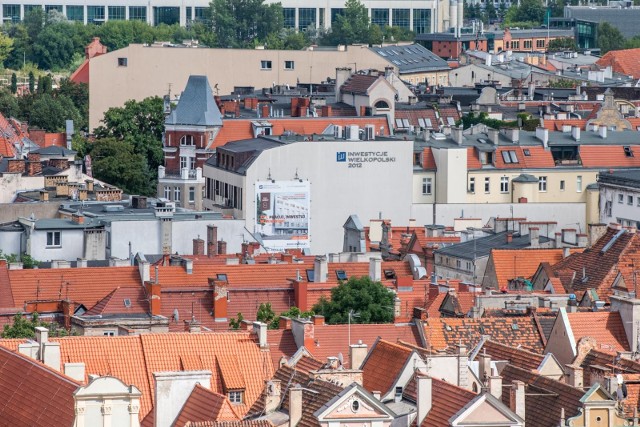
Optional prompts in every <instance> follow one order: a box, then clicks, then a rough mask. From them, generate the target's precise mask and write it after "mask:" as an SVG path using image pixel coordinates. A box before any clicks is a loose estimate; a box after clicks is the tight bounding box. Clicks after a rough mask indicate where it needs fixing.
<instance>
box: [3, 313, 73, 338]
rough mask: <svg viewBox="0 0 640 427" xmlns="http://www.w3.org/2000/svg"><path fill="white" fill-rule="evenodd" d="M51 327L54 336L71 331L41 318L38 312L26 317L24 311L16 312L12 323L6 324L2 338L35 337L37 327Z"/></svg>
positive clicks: (64, 334) (65, 334)
mask: <svg viewBox="0 0 640 427" xmlns="http://www.w3.org/2000/svg"><path fill="white" fill-rule="evenodd" d="M39 326H42V327H45V328H47V329H49V335H50V336H54V337H64V336H67V335H69V333H68V332H67V331H66V330H65V329H64V328H61V327H60V326H59V325H58V324H57V323H47V322H43V321H41V320H40V316H39V315H38V313H33V314H32V315H31V318H30V319H28V318H26V317H24V315H23V313H16V314H15V315H14V316H13V323H12V324H11V325H4V329H3V331H2V338H35V337H36V327H39Z"/></svg>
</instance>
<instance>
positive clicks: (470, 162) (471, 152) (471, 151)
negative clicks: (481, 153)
mask: <svg viewBox="0 0 640 427" xmlns="http://www.w3.org/2000/svg"><path fill="white" fill-rule="evenodd" d="M467 169H469V170H473V169H482V163H480V158H479V157H478V153H477V151H476V150H475V148H473V147H468V148H467ZM478 185H479V183H478Z"/></svg>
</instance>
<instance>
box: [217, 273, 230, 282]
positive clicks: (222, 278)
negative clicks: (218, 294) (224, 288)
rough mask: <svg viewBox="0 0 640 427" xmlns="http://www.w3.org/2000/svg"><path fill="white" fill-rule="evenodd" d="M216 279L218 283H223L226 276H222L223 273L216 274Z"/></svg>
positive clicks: (226, 279)
mask: <svg viewBox="0 0 640 427" xmlns="http://www.w3.org/2000/svg"><path fill="white" fill-rule="evenodd" d="M216 279H218V280H220V281H223V282H226V281H228V278H227V275H226V274H224V273H218V274H216Z"/></svg>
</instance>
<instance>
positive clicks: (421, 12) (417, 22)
mask: <svg viewBox="0 0 640 427" xmlns="http://www.w3.org/2000/svg"><path fill="white" fill-rule="evenodd" d="M413 32H414V33H416V34H425V33H430V32H431V9H413Z"/></svg>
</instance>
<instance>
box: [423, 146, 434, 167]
mask: <svg viewBox="0 0 640 427" xmlns="http://www.w3.org/2000/svg"><path fill="white" fill-rule="evenodd" d="M422 168H423V169H425V170H437V169H438V167H437V165H436V159H435V158H434V157H433V151H431V148H430V147H426V148H425V149H423V150H422Z"/></svg>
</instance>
